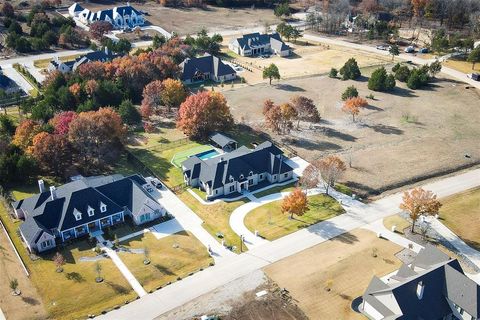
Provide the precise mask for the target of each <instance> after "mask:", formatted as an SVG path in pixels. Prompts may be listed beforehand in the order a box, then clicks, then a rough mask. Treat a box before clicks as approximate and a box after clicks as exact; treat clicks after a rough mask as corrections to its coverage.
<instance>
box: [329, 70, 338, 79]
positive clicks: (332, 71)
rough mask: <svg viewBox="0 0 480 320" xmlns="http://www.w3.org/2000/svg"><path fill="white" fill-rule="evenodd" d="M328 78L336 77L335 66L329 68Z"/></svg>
mask: <svg viewBox="0 0 480 320" xmlns="http://www.w3.org/2000/svg"><path fill="white" fill-rule="evenodd" d="M328 76H329V77H330V78H336V77H337V76H338V70H337V69H335V68H332V69H330V73H329V74H328Z"/></svg>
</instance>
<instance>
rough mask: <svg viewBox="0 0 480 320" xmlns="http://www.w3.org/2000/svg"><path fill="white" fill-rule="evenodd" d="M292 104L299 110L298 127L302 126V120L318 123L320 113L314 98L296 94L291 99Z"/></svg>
mask: <svg viewBox="0 0 480 320" xmlns="http://www.w3.org/2000/svg"><path fill="white" fill-rule="evenodd" d="M290 103H291V105H292V106H293V108H294V109H295V111H296V112H297V129H298V128H299V127H300V121H305V122H309V123H310V124H312V123H318V122H319V121H320V113H319V112H318V109H317V106H316V105H315V104H314V103H313V100H312V99H310V98H307V97H304V96H295V97H293V98H292V99H291V100H290Z"/></svg>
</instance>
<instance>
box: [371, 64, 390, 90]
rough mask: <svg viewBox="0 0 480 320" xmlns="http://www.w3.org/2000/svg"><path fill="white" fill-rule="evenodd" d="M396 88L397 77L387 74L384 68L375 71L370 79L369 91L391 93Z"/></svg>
mask: <svg viewBox="0 0 480 320" xmlns="http://www.w3.org/2000/svg"><path fill="white" fill-rule="evenodd" d="M394 87H395V77H394V76H393V74H387V70H385V68H384V67H380V68H378V69H377V70H375V71H373V73H372V76H371V77H370V79H368V89H370V90H373V91H389V90H392V89H393V88H394Z"/></svg>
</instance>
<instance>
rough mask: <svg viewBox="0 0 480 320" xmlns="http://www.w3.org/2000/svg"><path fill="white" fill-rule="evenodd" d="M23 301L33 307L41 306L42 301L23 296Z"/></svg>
mask: <svg viewBox="0 0 480 320" xmlns="http://www.w3.org/2000/svg"><path fill="white" fill-rule="evenodd" d="M22 301H23V302H25V303H26V304H29V305H31V306H38V305H39V304H40V301H38V300H37V299H35V298H32V297H25V296H22Z"/></svg>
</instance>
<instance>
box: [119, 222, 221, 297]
mask: <svg viewBox="0 0 480 320" xmlns="http://www.w3.org/2000/svg"><path fill="white" fill-rule="evenodd" d="M120 245H121V246H122V247H125V248H129V249H133V248H135V249H145V248H148V251H149V255H148V258H149V259H150V261H151V263H150V264H148V265H145V264H144V263H143V261H144V259H145V255H144V254H138V253H137V254H135V253H127V252H122V253H120V254H119V255H120V258H121V259H122V261H123V262H124V263H125V265H127V267H128V269H129V270H130V271H131V272H132V273H133V275H134V276H135V278H137V280H138V281H139V282H140V284H141V285H142V286H143V287H144V288H145V290H146V291H147V292H148V291H151V290H155V289H156V288H158V287H160V286H164V285H165V284H167V283H168V282H174V281H176V280H177V278H178V277H181V278H185V277H186V276H188V274H189V273H191V272H197V271H199V269H200V268H203V269H205V268H207V267H208V266H209V265H210V263H212V262H213V258H211V257H210V256H209V254H208V251H207V249H206V248H205V247H204V246H203V244H202V243H201V242H200V241H198V240H197V238H195V236H193V235H192V234H191V233H189V232H185V231H182V232H179V233H176V234H174V235H171V236H168V237H165V238H162V239H160V240H157V239H156V238H155V236H154V235H152V234H150V233H146V234H144V235H141V236H138V237H135V238H131V239H129V240H126V241H123V242H121V243H120Z"/></svg>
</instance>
